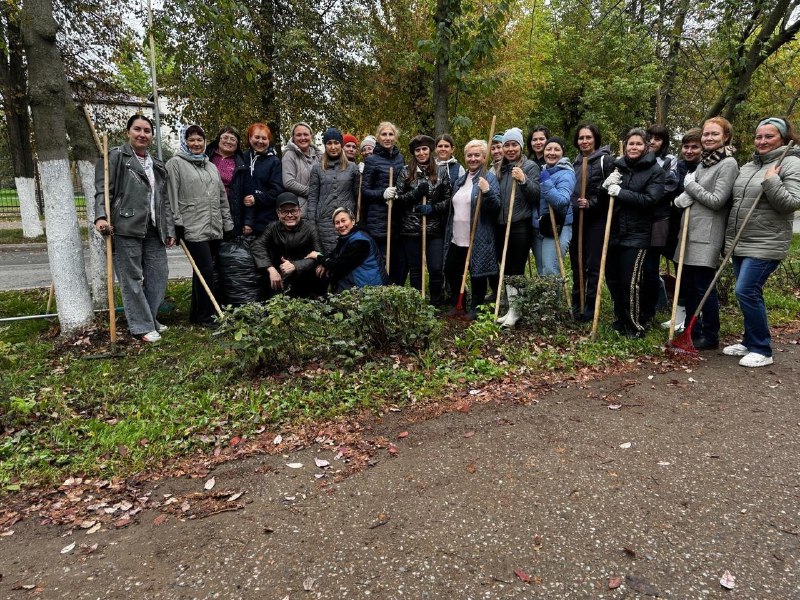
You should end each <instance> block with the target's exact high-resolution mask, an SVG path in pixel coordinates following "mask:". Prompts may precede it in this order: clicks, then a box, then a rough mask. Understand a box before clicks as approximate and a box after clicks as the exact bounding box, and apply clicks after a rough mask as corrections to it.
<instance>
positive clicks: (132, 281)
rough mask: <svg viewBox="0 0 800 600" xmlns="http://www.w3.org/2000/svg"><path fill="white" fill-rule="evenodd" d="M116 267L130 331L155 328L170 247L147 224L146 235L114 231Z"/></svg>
mask: <svg viewBox="0 0 800 600" xmlns="http://www.w3.org/2000/svg"><path fill="white" fill-rule="evenodd" d="M114 269H115V271H116V274H117V281H118V282H119V289H120V291H121V292H122V304H123V306H124V307H125V317H126V318H127V320H128V329H129V330H130V332H131V334H132V335H143V334H145V333H148V332H150V331H154V330H155V329H156V317H157V316H158V307H159V306H161V302H162V301H163V300H164V294H165V292H166V289H167V279H168V277H169V266H168V265H167V249H166V247H165V246H164V244H163V242H162V241H161V238H160V237H159V235H158V230H157V229H156V228H155V227H153V226H152V225H150V226H148V228H147V234H146V235H145V237H144V238H136V237H129V236H126V235H115V236H114Z"/></svg>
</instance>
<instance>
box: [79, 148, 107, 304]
mask: <svg viewBox="0 0 800 600" xmlns="http://www.w3.org/2000/svg"><path fill="white" fill-rule="evenodd" d="M78 174H79V175H80V177H81V187H82V188H83V195H84V197H85V198H86V223H87V225H88V227H89V283H90V284H91V287H92V300H93V301H94V306H95V308H108V307H107V304H108V288H107V287H106V243H105V240H104V239H103V236H102V235H100V234H99V233H98V232H97V229H95V228H94V219H95V213H94V193H95V190H94V163H93V162H90V161H88V160H79V161H78Z"/></svg>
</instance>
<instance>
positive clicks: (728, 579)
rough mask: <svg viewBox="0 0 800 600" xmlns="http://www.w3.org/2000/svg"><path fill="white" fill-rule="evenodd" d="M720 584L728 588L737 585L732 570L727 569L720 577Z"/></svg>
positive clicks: (730, 588)
mask: <svg viewBox="0 0 800 600" xmlns="http://www.w3.org/2000/svg"><path fill="white" fill-rule="evenodd" d="M719 584H720V585H721V586H722V587H724V588H725V589H726V590H732V589H733V588H735V587H736V577H734V576H733V575H731V572H730V571H728V570H727V569H725V572H724V573H723V574H722V577H720V578H719Z"/></svg>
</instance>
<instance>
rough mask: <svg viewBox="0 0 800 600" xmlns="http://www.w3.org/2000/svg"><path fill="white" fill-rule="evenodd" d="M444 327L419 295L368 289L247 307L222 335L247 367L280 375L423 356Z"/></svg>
mask: <svg viewBox="0 0 800 600" xmlns="http://www.w3.org/2000/svg"><path fill="white" fill-rule="evenodd" d="M438 328H439V325H438V323H437V321H436V319H435V318H434V312H433V308H432V307H431V306H429V305H428V304H426V303H425V302H424V301H423V299H422V298H421V296H420V294H419V292H417V291H415V290H412V289H409V288H402V287H367V288H362V289H356V290H349V291H347V292H343V293H341V294H337V295H335V296H331V297H330V298H328V299H327V301H326V300H304V299H295V298H289V297H287V296H283V295H281V296H276V297H274V298H272V299H271V300H269V301H268V302H266V303H263V304H248V305H245V306H241V307H239V308H235V309H233V310H232V311H231V312H229V313H227V314H226V315H225V317H224V318H223V319H222V322H221V325H220V328H219V334H220V335H221V336H223V338H224V339H225V340H226V341H227V343H228V344H229V345H230V346H231V347H232V348H233V349H234V350H235V351H236V353H237V356H238V357H239V361H240V363H241V364H242V365H243V366H245V367H247V368H256V369H264V370H267V371H276V370H282V369H286V368H288V367H290V366H301V365H303V364H305V363H307V362H309V361H311V360H319V361H324V362H334V363H340V364H351V363H353V362H354V361H356V360H359V359H361V358H363V357H364V356H367V355H368V354H370V353H372V354H374V353H376V352H378V353H388V352H413V351H417V350H420V349H422V348H425V347H427V346H428V344H429V343H430V342H431V340H432V338H433V337H434V336H435V335H436V333H438Z"/></svg>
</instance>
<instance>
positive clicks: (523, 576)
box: [514, 569, 531, 583]
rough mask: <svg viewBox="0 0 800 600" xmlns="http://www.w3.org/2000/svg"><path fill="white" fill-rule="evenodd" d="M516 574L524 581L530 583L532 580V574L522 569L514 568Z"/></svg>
mask: <svg viewBox="0 0 800 600" xmlns="http://www.w3.org/2000/svg"><path fill="white" fill-rule="evenodd" d="M514 575H516V576H517V579H519V580H520V581H521V582H522V583H530V582H531V576H530V575H528V574H527V573H526V572H525V571H523V570H522V569H514Z"/></svg>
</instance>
